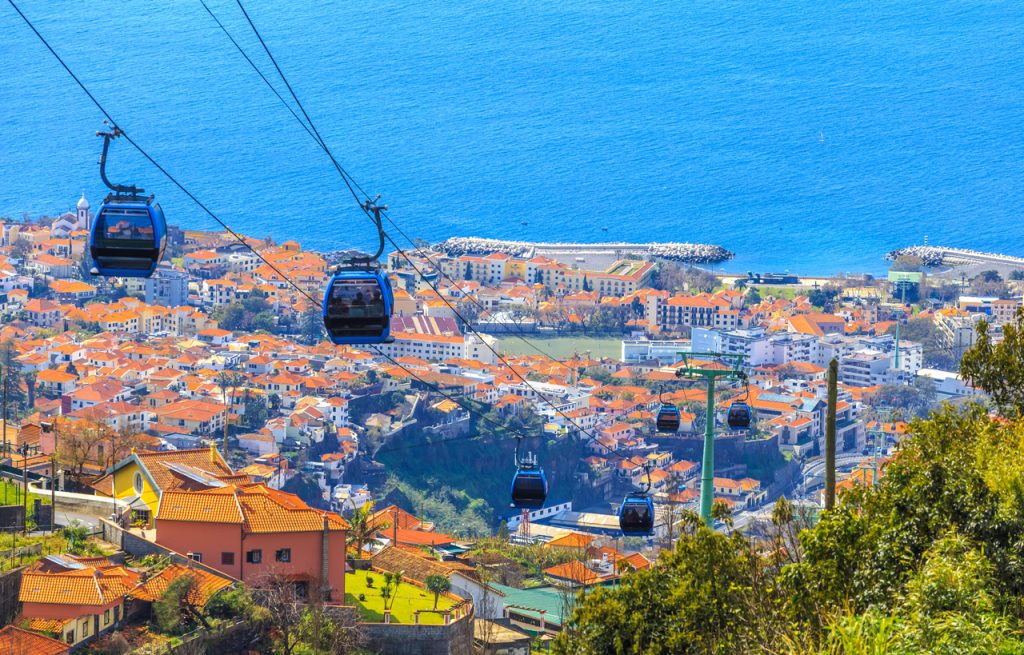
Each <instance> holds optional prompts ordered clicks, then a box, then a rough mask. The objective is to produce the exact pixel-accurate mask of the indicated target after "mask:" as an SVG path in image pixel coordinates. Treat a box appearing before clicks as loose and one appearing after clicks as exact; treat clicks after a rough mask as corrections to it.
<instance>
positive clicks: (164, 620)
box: [153, 575, 210, 634]
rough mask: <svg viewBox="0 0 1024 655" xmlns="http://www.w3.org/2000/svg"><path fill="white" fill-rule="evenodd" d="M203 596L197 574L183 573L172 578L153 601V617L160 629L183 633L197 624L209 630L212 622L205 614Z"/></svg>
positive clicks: (166, 631) (164, 631)
mask: <svg viewBox="0 0 1024 655" xmlns="http://www.w3.org/2000/svg"><path fill="white" fill-rule="evenodd" d="M201 597H202V595H201V592H200V590H199V586H198V584H197V581H196V576H195V575H183V576H181V577H178V578H175V579H174V580H172V581H171V582H170V584H168V585H167V588H166V589H164V592H163V593H162V594H160V598H158V599H157V601H156V602H155V603H153V619H154V621H155V622H156V624H157V627H159V628H160V631H161V632H163V633H165V634H181V633H183V632H188V631H189V629H191V628H192V626H194V625H196V624H199V625H202V626H203V627H204V628H206V629H207V630H209V629H210V622H209V621H208V620H207V619H206V616H205V615H204V614H203V608H202V606H201V605H200V598H201Z"/></svg>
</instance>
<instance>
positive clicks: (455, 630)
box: [360, 613, 473, 655]
mask: <svg viewBox="0 0 1024 655" xmlns="http://www.w3.org/2000/svg"><path fill="white" fill-rule="evenodd" d="M360 628H361V630H362V631H363V634H364V635H365V636H366V646H365V648H366V649H367V650H369V651H371V652H374V653H378V654H379V655H473V614H472V613H469V614H468V615H467V616H465V617H463V618H461V619H457V620H455V621H452V622H451V623H450V624H448V625H412V624H408V623H387V624H385V623H363V624H360Z"/></svg>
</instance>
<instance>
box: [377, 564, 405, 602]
mask: <svg viewBox="0 0 1024 655" xmlns="http://www.w3.org/2000/svg"><path fill="white" fill-rule="evenodd" d="M403 575H404V571H398V572H397V573H392V572H391V571H387V572H385V573H384V586H383V587H381V590H380V595H381V597H382V598H383V599H384V609H385V610H390V609H391V608H392V607H393V606H394V605H395V598H397V597H398V590H399V589H401V587H402V576H403Z"/></svg>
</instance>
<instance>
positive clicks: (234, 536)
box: [156, 483, 349, 603]
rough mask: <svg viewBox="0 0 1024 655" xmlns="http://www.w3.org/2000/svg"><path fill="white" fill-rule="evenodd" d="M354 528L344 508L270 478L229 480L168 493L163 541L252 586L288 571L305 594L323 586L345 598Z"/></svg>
mask: <svg viewBox="0 0 1024 655" xmlns="http://www.w3.org/2000/svg"><path fill="white" fill-rule="evenodd" d="M348 527H349V526H348V523H346V522H345V520H344V519H343V518H341V517H340V516H338V515H337V514H335V513H333V512H324V511H321V510H316V509H313V508H311V507H309V506H308V505H306V503H304V502H303V501H302V500H301V499H299V497H298V496H295V495H293V494H289V493H284V492H282V491H278V490H276V489H270V488H269V487H267V486H266V485H265V484H262V483H260V484H247V485H227V486H223V487H215V488H212V489H205V490H198V491H165V492H164V494H163V496H162V497H161V499H160V506H159V508H158V509H157V514H156V541H157V543H159V544H160V545H162V546H165V547H167V548H170V549H172V550H176V551H178V552H179V553H183V554H187V555H188V556H189V557H192V558H193V559H195V560H196V561H200V562H202V563H204V564H206V565H207V566H210V567H212V568H215V569H217V570H218V571H222V572H224V573H226V574H227V575H230V576H231V577H233V578H236V579H238V580H242V581H244V582H246V583H247V584H250V585H258V584H259V583H260V579H261V578H262V577H264V576H266V575H270V574H275V575H284V576H287V577H288V578H290V579H292V580H294V581H295V584H296V587H297V591H298V593H299V594H305V593H307V592H309V591H313V590H320V591H321V592H322V593H323V594H324V598H325V600H327V601H333V602H337V603H340V602H343V601H344V600H345V543H346V539H347V536H348V532H347V531H348Z"/></svg>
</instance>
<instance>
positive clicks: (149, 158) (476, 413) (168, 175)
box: [7, 0, 529, 438]
mask: <svg viewBox="0 0 1024 655" xmlns="http://www.w3.org/2000/svg"><path fill="white" fill-rule="evenodd" d="M7 2H8V4H10V5H11V6H12V7H13V8H14V10H15V11H17V12H18V15H20V16H21V18H22V20H23V21H24V22H25V24H26V25H28V26H29V28H30V29H31V30H32V31H33V32H34V33H35V35H36V36H37V37H38V38H39V40H40V41H41V42H42V43H43V45H45V46H46V48H47V49H48V50H49V51H50V53H51V54H52V55H53V56H54V58H56V59H57V61H58V62H59V63H60V65H61V66H63V67H64V70H65V71H67V73H68V74H69V75H70V76H71V77H72V79H74V80H75V82H76V83H77V84H78V86H79V88H81V89H82V91H83V92H84V93H85V94H86V95H87V96H88V97H89V99H90V100H92V102H93V104H94V105H96V107H97V108H98V109H99V110H100V112H101V113H102V114H103V115H104V116H105V117H106V118H107V120H108V121H110V123H111V124H113V125H117V122H116V121H115V120H114V118H113V117H112V116H111V115H110V114H109V113H108V112H107V110H106V109H105V108H104V107H103V105H102V104H101V103H100V102H99V101H98V100H97V99H96V97H95V96H94V95H93V94H92V92H90V91H89V89H88V87H86V86H85V84H84V83H83V82H82V81H81V80H80V79H79V78H78V76H77V75H75V73H74V71H72V70H71V68H70V67H69V66H68V65H67V64H66V63H65V62H64V60H63V59H62V58H61V57H60V55H59V54H57V52H56V51H55V50H54V49H53V47H52V46H51V45H50V44H49V42H48V41H47V40H46V38H45V37H43V35H42V34H41V33H40V32H39V30H37V29H36V27H35V25H33V24H32V21H31V20H29V18H28V17H27V16H26V15H25V14H24V13H23V12H22V11H21V9H20V8H19V7H18V6H17V5H16V4H15V3H14V1H13V0H7ZM121 136H123V137H124V138H125V140H127V141H128V143H130V144H131V145H132V146H133V147H134V148H135V149H136V150H138V151H139V153H140V154H141V155H142V156H143V157H145V158H146V160H147V161H149V163H151V164H152V165H153V166H154V167H155V168H156V169H157V170H158V171H160V172H161V173H162V174H163V175H164V176H165V177H166V178H167V179H169V180H170V181H171V182H172V183H173V184H174V185H175V186H176V187H178V189H180V190H181V191H182V193H184V194H185V195H186V196H188V197H189V199H190V200H192V202H194V203H195V204H196V205H198V206H199V207H200V208H201V209H202V210H203V211H204V212H205V213H206V214H208V215H209V216H210V217H211V218H213V219H214V220H215V221H217V223H219V224H220V225H221V226H222V227H223V228H224V229H225V230H226V231H227V232H228V233H230V234H231V235H232V236H233V237H235V238H236V239H237V240H238V242H239V243H241V244H242V245H243V246H245V247H246V248H247V249H248V250H249V251H250V252H252V253H253V254H254V255H255V256H256V257H258V258H259V259H260V260H261V261H263V263H265V264H266V265H267V266H269V267H270V268H271V269H272V270H273V271H274V272H275V273H277V274H278V275H279V276H280V277H281V279H282V280H283V281H285V282H286V283H288V284H289V285H291V286H292V287H293V288H294V289H295V290H296V291H298V292H299V294H301V295H302V296H304V297H305V298H306V299H307V300H308V301H309V302H311V303H313V305H314V306H316V305H319V304H320V303H319V301H317V300H316V299H315V298H313V297H312V296H310V295H309V293H308V292H307V291H306V290H305V289H303V288H302V287H300V286H299V285H298V284H296V283H295V281H294V280H292V279H291V278H290V277H288V276H287V275H286V274H285V273H284V272H282V271H281V270H280V269H279V268H277V267H276V266H274V264H273V263H271V262H270V261H268V260H267V259H266V258H265V257H264V256H263V255H262V254H260V253H259V252H258V251H256V250H255V249H254V248H253V247H252V246H251V245H249V243H248V242H247V241H246V239H245V238H244V237H243V236H242V235H240V234H238V233H237V232H235V231H234V230H232V229H231V228H230V227H229V226H228V225H227V224H226V223H225V222H224V221H222V220H221V219H220V218H219V217H218V216H217V215H216V214H215V213H213V211H211V210H210V209H209V208H208V207H207V206H206V205H205V204H203V202H202V201H200V200H199V198H197V197H196V196H195V195H193V194H192V192H191V191H189V190H188V189H187V188H185V186H184V185H182V184H181V182H179V181H178V180H177V179H176V178H175V177H174V176H173V175H172V174H171V173H170V172H169V171H168V170H167V169H166V168H164V167H163V166H161V165H160V164H159V163H158V162H157V161H156V160H155V159H153V157H152V156H150V155H149V153H147V152H146V151H145V150H144V149H143V148H142V147H141V146H140V145H139V144H138V143H136V142H135V141H134V140H133V139H132V138H131V137H130V136H128V134H127V133H125V132H124V130H123V129H121ZM377 350H378V352H380V354H381V355H382V356H384V357H385V358H387V359H389V360H390V361H391V362H392V363H394V364H395V365H396V366H398V367H399V368H401V369H403V370H404V371H405V372H406V373H408V374H409V375H410V376H412V377H413V378H415V379H416V380H417V381H419V382H421V383H423V384H425V385H427V386H428V387H430V388H431V389H433V390H434V391H436V392H437V393H438V394H440V395H441V396H443V397H445V398H447V399H448V400H451V401H452V402H454V403H456V404H458V405H459V406H460V407H462V408H463V409H465V410H466V411H467V412H469V413H470V414H472V415H474V416H477V417H478V418H480V419H482V420H485V421H488V422H490V423H492V424H494V425H496V426H498V427H500V428H502V429H506V430H507V429H508V428H506V427H505V426H503V425H501V424H500V423H497V422H496V421H494V420H493V419H490V418H489V417H487V416H485V415H484V414H482V413H480V412H479V411H477V410H475V409H473V408H472V407H469V406H467V405H465V404H463V403H461V402H460V401H459V400H458V399H456V398H454V397H453V396H451V395H450V394H447V393H445V392H444V391H442V390H441V389H440V387H438V386H437V385H435V384H433V383H431V382H428V381H427V380H424V379H422V378H421V377H419V376H418V375H417V374H416V373H414V372H413V371H411V370H409V369H408V368H407V367H406V366H404V365H403V364H401V363H399V362H397V361H396V360H394V359H393V358H391V357H390V356H389V355H387V354H385V353H383V352H381V351H380V350H379V349H377ZM510 431H512V430H510ZM512 432H514V433H515V434H517V435H518V436H526V435H523V434H522V433H519V432H516V431H512ZM527 438H529V437H527Z"/></svg>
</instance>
